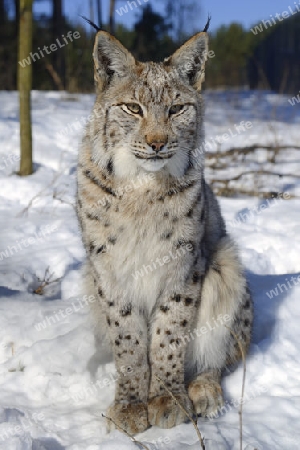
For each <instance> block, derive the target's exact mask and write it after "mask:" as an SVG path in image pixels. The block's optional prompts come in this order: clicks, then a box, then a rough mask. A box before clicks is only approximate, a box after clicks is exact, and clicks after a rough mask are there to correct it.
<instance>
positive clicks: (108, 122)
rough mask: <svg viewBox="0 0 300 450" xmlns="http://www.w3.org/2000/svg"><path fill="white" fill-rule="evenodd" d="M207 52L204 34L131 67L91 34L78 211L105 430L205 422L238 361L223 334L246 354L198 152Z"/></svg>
mask: <svg viewBox="0 0 300 450" xmlns="http://www.w3.org/2000/svg"><path fill="white" fill-rule="evenodd" d="M207 51H208V37H207V33H206V32H205V31H204V32H200V33H197V34H196V35H195V36H193V37H192V38H191V39H190V40H188V41H187V42H186V43H185V44H184V45H182V46H181V47H180V48H179V49H178V50H177V51H176V52H175V53H174V54H173V55H172V56H170V57H169V58H167V59H165V60H164V61H163V62H161V63H154V62H146V63H142V62H139V61H136V60H135V58H134V57H133V55H132V54H131V53H130V52H129V51H127V50H126V49H125V48H124V47H123V45H122V44H121V43H120V42H119V41H118V40H117V39H115V38H114V37H113V36H111V35H110V34H108V33H107V32H105V31H99V32H98V33H97V35H96V39H95V46H94V51H93V58H94V67H95V82H96V87H97V97H96V102H95V105H94V109H93V118H94V120H91V121H90V122H89V124H88V125H87V128H86V132H85V135H84V137H83V141H82V145H81V149H80V155H79V162H78V198H77V211H78V218H79V222H80V225H81V230H82V237H83V242H84V245H85V248H86V253H87V264H86V270H87V274H86V283H87V285H88V286H87V287H88V288H92V289H93V291H94V293H95V295H96V297H97V301H96V302H95V303H93V304H92V307H93V310H92V315H93V317H94V319H95V323H96V331H97V333H98V335H99V336H100V337H101V336H104V337H103V339H104V338H105V337H108V340H109V343H110V346H111V350H112V354H113V357H114V361H115V364H116V370H117V374H118V378H117V382H116V388H115V400H114V402H113V404H112V405H111V406H110V407H109V409H108V411H107V417H108V418H111V419H112V420H113V422H114V423H113V422H112V421H110V420H108V429H109V430H112V429H113V428H114V427H115V424H117V425H118V424H119V425H120V426H122V428H123V429H126V430H127V431H128V432H129V433H131V434H135V433H139V432H142V431H144V430H145V429H146V428H147V427H149V426H150V425H156V426H158V427H161V428H171V427H174V426H176V425H178V424H180V423H182V422H184V421H185V420H186V417H185V415H184V414H183V412H182V410H181V408H180V407H179V406H178V402H179V403H180V404H181V405H182V406H183V407H184V408H185V409H186V410H187V411H188V412H189V413H190V414H198V415H201V416H203V417H205V416H209V415H210V414H212V413H214V412H215V411H217V410H218V408H220V407H222V405H223V393H222V388H221V375H222V373H223V371H224V368H226V367H227V366H228V365H231V364H234V363H236V362H238V361H239V360H240V358H241V350H240V348H241V347H240V345H239V343H238V342H237V340H236V338H235V337H233V333H234V334H235V335H236V337H238V339H239V341H240V344H241V345H242V347H243V349H244V352H245V353H246V351H247V349H248V347H249V343H250V338H251V328H252V316H253V307H252V299H251V294H250V291H249V289H248V286H247V282H246V279H245V276H244V272H243V267H242V265H241V263H240V260H239V257H238V252H237V248H236V246H235V244H234V242H233V241H232V239H231V238H230V236H229V235H228V234H227V232H226V229H225V224H224V221H223V219H222V216H221V212H220V208H219V206H218V202H217V200H216V198H215V196H214V194H213V192H212V190H211V189H210V187H209V186H208V185H207V184H206V182H205V179H204V155H203V153H202V152H199V151H198V149H200V148H201V145H202V144H203V142H204V126H203V116H204V103H203V99H202V96H201V84H202V82H203V79H204V67H205V60H206V55H207ZM232 332H233V333H232ZM170 391H171V392H172V393H173V394H174V396H175V398H176V400H177V401H175V400H174V399H173V398H172V396H170Z"/></svg>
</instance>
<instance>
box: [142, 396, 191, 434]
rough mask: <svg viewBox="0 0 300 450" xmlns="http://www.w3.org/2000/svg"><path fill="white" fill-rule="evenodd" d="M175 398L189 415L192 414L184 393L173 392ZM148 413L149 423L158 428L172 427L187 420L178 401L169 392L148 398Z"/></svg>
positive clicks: (188, 400) (189, 403)
mask: <svg viewBox="0 0 300 450" xmlns="http://www.w3.org/2000/svg"><path fill="white" fill-rule="evenodd" d="M175 398H176V400H178V402H179V403H180V405H181V406H183V407H184V409H185V410H186V411H187V412H188V413H189V414H190V415H192V414H193V407H192V404H191V402H190V399H189V398H188V396H187V395H186V394H177V395H176V394H175ZM148 415H149V422H150V424H151V425H156V426H158V427H160V428H173V427H175V426H176V425H180V424H181V423H182V422H185V421H186V420H188V419H187V416H186V414H184V412H183V411H182V409H181V408H180V406H179V405H178V403H176V402H175V400H174V399H173V398H172V397H171V396H170V395H169V394H166V395H160V396H158V397H154V398H152V399H151V400H149V402H148Z"/></svg>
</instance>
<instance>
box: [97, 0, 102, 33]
mask: <svg viewBox="0 0 300 450" xmlns="http://www.w3.org/2000/svg"><path fill="white" fill-rule="evenodd" d="M96 8H97V20H98V27H99V28H101V29H102V27H103V23H102V0H96Z"/></svg>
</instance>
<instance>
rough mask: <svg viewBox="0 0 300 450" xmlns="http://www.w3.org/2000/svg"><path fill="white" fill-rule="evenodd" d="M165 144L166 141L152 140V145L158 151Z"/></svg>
mask: <svg viewBox="0 0 300 450" xmlns="http://www.w3.org/2000/svg"><path fill="white" fill-rule="evenodd" d="M164 146H165V142H152V143H151V144H150V147H151V148H152V150H153V151H154V152H156V153H158V152H160V151H161V150H162V149H163V148H164Z"/></svg>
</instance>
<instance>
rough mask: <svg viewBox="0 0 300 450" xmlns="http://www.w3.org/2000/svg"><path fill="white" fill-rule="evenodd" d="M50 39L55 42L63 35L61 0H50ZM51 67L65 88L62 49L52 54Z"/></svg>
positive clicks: (63, 53)
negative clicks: (51, 7)
mask: <svg viewBox="0 0 300 450" xmlns="http://www.w3.org/2000/svg"><path fill="white" fill-rule="evenodd" d="M52 6H53V9H52V33H53V36H52V39H53V42H56V39H59V40H61V39H62V35H63V34H64V15H63V6H62V0H52ZM52 57H53V66H54V68H55V70H56V72H57V73H58V75H59V77H60V79H61V80H62V83H63V86H64V88H65V86H66V64H65V52H64V50H62V49H59V50H57V51H56V52H53V53H52Z"/></svg>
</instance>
